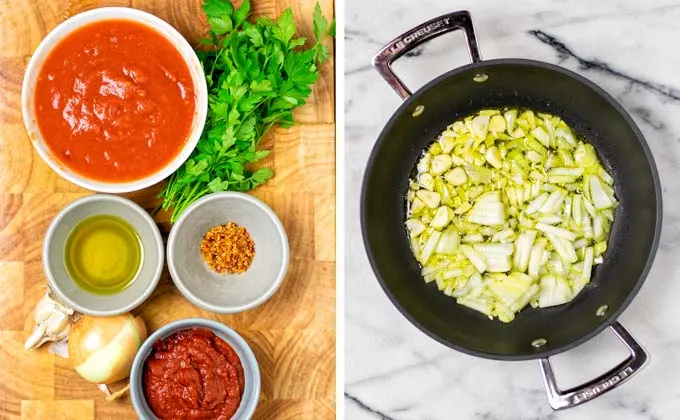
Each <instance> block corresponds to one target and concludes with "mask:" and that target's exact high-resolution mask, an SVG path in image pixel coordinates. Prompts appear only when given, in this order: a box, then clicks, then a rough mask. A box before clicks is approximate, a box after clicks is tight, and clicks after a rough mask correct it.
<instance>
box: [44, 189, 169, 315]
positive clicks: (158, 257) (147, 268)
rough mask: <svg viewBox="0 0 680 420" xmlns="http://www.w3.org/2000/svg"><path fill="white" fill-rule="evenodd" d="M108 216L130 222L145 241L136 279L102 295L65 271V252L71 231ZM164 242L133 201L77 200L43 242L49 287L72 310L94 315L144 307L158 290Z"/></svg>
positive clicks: (100, 197) (55, 221)
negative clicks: (80, 224) (116, 290)
mask: <svg viewBox="0 0 680 420" xmlns="http://www.w3.org/2000/svg"><path fill="white" fill-rule="evenodd" d="M100 214H108V215H113V216H117V217H119V218H121V219H123V220H125V221H126V222H128V223H129V224H130V225H131V226H132V227H133V228H134V229H135V230H136V231H137V234H138V235H139V238H140V240H141V242H142V262H141V267H140V269H139V271H138V272H137V277H136V278H135V280H134V281H133V282H132V284H130V285H129V286H128V287H127V288H126V289H124V290H123V291H121V292H119V293H116V294H112V295H99V294H94V293H90V292H88V291H86V290H83V289H82V288H80V287H79V286H78V285H77V284H76V283H75V282H74V281H73V280H72V279H71V277H70V276H69V274H68V271H67V270H66V265H65V258H64V249H65V244H66V239H67V238H68V236H69V234H70V233H71V230H73V228H74V227H75V225H77V224H78V223H79V222H81V221H82V220H84V219H87V218H88V217H90V216H95V215H100ZM163 260H164V255H163V239H162V238H161V233H160V231H159V230H158V226H156V223H155V222H154V221H153V219H152V218H151V216H149V214H148V213H147V212H146V211H145V210H144V209H143V208H141V207H140V206H138V205H137V204H135V203H134V202H132V201H130V200H128V199H125V198H122V197H117V196H115V195H107V194H94V195H90V196H87V197H84V198H81V199H78V200H76V201H74V202H72V203H70V204H69V205H67V206H66V207H64V208H63V209H62V210H61V212H59V214H57V216H56V217H55V218H54V219H53V220H52V223H51V224H50V226H49V228H48V229H47V233H46V234H45V239H44V240H43V255H42V262H43V269H44V270H45V276H46V277H47V283H48V284H49V286H50V288H51V289H52V290H53V291H54V292H55V293H56V294H57V296H59V297H60V298H61V299H62V300H63V301H64V303H66V304H67V305H69V306H70V307H72V308H73V309H75V310H77V311H79V312H82V313H85V314H89V315H94V316H112V315H117V314H122V313H125V312H129V311H131V310H132V309H134V308H136V307H137V306H139V305H141V304H142V303H143V302H144V301H145V300H146V299H147V298H148V297H149V295H151V292H153V290H154V289H155V288H156V285H157V284H158V280H159V279H160V278H161V272H162V271H163Z"/></svg>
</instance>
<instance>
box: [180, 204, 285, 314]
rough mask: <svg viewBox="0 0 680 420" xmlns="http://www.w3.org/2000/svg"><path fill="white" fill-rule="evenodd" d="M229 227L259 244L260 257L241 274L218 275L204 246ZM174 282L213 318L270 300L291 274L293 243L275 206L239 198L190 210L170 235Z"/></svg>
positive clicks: (191, 207) (198, 206)
mask: <svg viewBox="0 0 680 420" xmlns="http://www.w3.org/2000/svg"><path fill="white" fill-rule="evenodd" d="M228 222H233V223H236V224H238V225H240V226H243V227H245V228H246V229H247V230H248V232H249V233H250V236H251V237H252V238H253V241H254V242H255V257H254V258H253V262H252V264H251V266H250V268H249V269H248V270H247V271H246V272H244V273H241V274H218V273H215V272H214V271H212V270H211V269H210V267H208V264H206V262H205V261H204V259H203V256H202V255H201V241H202V240H203V236H204V235H205V233H206V232H207V231H208V230H209V229H210V228H211V227H213V226H217V225H221V224H225V223H228ZM167 258H168V268H169V270H170V276H171V277H172V280H173V281H174V282H175V285H176V286H177V288H178V289H179V291H180V292H181V293H182V294H183V295H184V296H185V297H186V298H187V299H188V300H189V301H190V302H192V303H193V304H194V305H197V306H200V307H201V308H203V309H206V310H208V311H211V312H217V313H237V312H243V311H245V310H248V309H251V308H254V307H256V306H258V305H260V304H262V303H263V302H265V301H266V300H267V299H269V298H270V297H271V296H272V295H273V294H274V293H275V292H276V290H277V289H278V288H279V286H280V285H281V283H282V282H283V278H284V277H285V275H286V271H287V270H288V259H289V249H288V237H287V236H286V232H285V230H284V229H283V225H282V224H281V221H280V220H279V218H278V217H276V214H275V213H274V212H273V211H272V209H271V208H269V206H267V205H266V204H264V203H263V202H262V201H260V200H258V199H257V198H255V197H253V196H250V195H248V194H243V193H238V192H223V193H215V194H210V195H207V196H205V197H203V198H201V199H200V200H198V201H196V202H195V203H193V204H192V205H190V206H189V207H188V208H187V209H186V210H184V212H183V213H182V214H181V215H180V217H179V220H177V222H176V223H175V224H174V225H173V227H172V229H171V230H170V236H169V238H168V247H167Z"/></svg>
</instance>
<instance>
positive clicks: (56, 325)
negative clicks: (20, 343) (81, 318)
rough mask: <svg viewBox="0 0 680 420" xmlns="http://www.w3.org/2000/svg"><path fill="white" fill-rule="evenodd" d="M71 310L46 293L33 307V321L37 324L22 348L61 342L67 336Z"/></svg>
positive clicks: (72, 312)
mask: <svg viewBox="0 0 680 420" xmlns="http://www.w3.org/2000/svg"><path fill="white" fill-rule="evenodd" d="M73 314H74V311H73V309H71V308H68V307H66V306H64V305H63V304H61V303H60V302H58V301H56V300H55V298H53V297H52V296H51V294H50V292H49V291H48V292H47V293H46V294H45V296H43V297H42V298H41V299H40V300H39V301H38V303H37V304H36V306H35V311H34V314H33V319H34V320H35V323H36V324H37V325H36V327H35V328H34V329H33V332H32V333H31V335H30V336H29V337H28V339H27V340H26V343H24V348H26V349H33V348H38V347H40V346H41V345H42V344H44V343H46V342H48V341H59V340H63V339H64V338H66V337H67V336H68V333H69V331H70V325H71V318H70V316H71V315H73Z"/></svg>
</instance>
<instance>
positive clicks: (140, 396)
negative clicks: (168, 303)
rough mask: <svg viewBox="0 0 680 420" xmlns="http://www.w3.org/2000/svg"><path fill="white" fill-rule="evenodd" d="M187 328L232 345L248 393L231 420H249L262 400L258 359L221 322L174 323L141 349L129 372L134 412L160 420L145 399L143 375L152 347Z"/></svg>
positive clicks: (156, 333) (245, 391) (245, 393)
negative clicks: (205, 330) (210, 333)
mask: <svg viewBox="0 0 680 420" xmlns="http://www.w3.org/2000/svg"><path fill="white" fill-rule="evenodd" d="M188 328H208V329H210V330H212V331H213V332H214V333H215V334H216V335H217V336H219V337H220V338H222V339H223V340H224V341H226V342H227V344H229V345H230V346H231V347H232V348H233V349H234V351H236V354H238V357H239V359H241V364H242V365H243V373H244V375H245V389H244V391H243V396H242V398H241V405H240V406H239V408H238V410H237V411H236V413H235V414H234V416H233V417H232V418H231V420H249V419H250V418H251V417H252V416H253V413H254V412H255V408H256V407H257V403H258V401H259V399H260V368H259V366H258V364H257V359H255V355H254V354H253V351H252V350H251V349H250V346H248V343H246V341H245V340H244V339H243V338H242V337H241V336H240V335H238V333H236V331H234V330H232V329H231V328H229V327H227V326H226V325H224V324H220V323H219V322H215V321H211V320H208V319H202V318H190V319H181V320H179V321H175V322H171V323H170V324H167V325H165V326H163V327H161V328H160V329H159V330H157V331H156V332H154V333H153V334H151V335H150V336H149V338H147V339H146V341H144V343H143V344H142V347H141V348H140V349H139V351H138V352H137V355H135V359H134V361H133V362H132V370H131V371H130V396H131V398H132V405H133V406H134V407H135V412H136V413H137V415H138V416H139V418H140V419H141V420H157V419H158V418H157V417H156V416H155V415H154V414H153V412H152V411H151V409H150V408H149V405H148V404H147V402H146V397H145V396H144V386H143V384H142V374H143V373H144V363H145V362H146V359H147V358H148V357H149V354H150V353H151V350H152V349H153V344H154V343H155V342H156V341H158V340H163V339H164V338H166V337H168V336H170V335H172V334H174V333H176V332H178V331H181V330H186V329H188Z"/></svg>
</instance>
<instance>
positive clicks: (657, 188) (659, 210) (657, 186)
mask: <svg viewBox="0 0 680 420" xmlns="http://www.w3.org/2000/svg"><path fill="white" fill-rule="evenodd" d="M506 64H512V65H522V66H527V67H539V68H543V69H547V70H551V71H555V72H558V73H562V74H563V75H565V76H568V77H571V78H573V79H575V80H577V81H578V82H580V83H582V84H584V85H586V86H587V87H589V88H590V89H592V90H593V91H594V92H595V93H597V94H599V95H600V96H601V97H602V98H604V99H605V100H606V101H607V102H608V103H609V104H610V105H612V106H613V107H614V109H616V110H617V111H618V112H619V114H620V115H621V116H622V117H623V119H624V120H625V121H626V122H627V123H628V125H629V126H630V128H631V130H632V131H633V133H634V134H635V136H636V137H637V138H638V141H639V142H640V145H641V146H642V149H643V151H644V152H645V157H646V158H647V161H648V162H649V166H650V169H651V171H652V179H653V183H654V195H655V197H656V225H655V228H654V239H653V241H652V247H651V249H650V252H649V256H648V257H647V261H646V263H645V266H644V268H643V270H642V274H641V275H640V278H639V279H638V281H637V283H636V284H635V287H634V288H633V290H631V292H630V293H629V294H628V296H627V297H626V299H625V300H624V301H623V303H622V304H621V306H619V308H617V310H616V311H614V312H612V313H611V314H610V315H609V316H608V317H606V318H603V322H602V323H600V325H598V326H597V327H596V328H594V329H592V330H591V331H589V332H587V333H586V334H584V335H583V336H581V337H579V338H577V339H576V340H574V341H572V342H571V343H569V344H566V345H564V346H561V347H558V348H555V349H552V350H548V351H540V352H538V351H537V352H536V353H534V354H515V355H502V354H496V353H487V352H480V351H477V350H473V349H469V348H467V347H464V346H460V345H458V344H456V343H452V342H450V341H448V340H445V339H443V338H442V337H440V336H438V335H436V334H434V333H432V332H431V331H430V330H428V329H427V328H425V327H424V326H423V325H421V324H420V323H419V322H418V321H417V320H416V319H415V318H414V317H412V316H411V314H410V313H408V312H407V311H406V310H405V309H404V308H403V307H402V306H401V305H400V304H399V302H398V301H397V299H396V298H395V297H394V295H393V294H392V292H391V290H390V289H389V288H388V287H387V285H386V284H385V282H384V280H383V278H382V276H381V275H380V274H379V271H378V268H377V265H376V262H375V259H374V256H373V253H372V251H371V249H370V246H369V241H368V232H367V229H366V189H367V188H366V185H367V178H368V173H369V169H370V168H372V167H373V164H374V161H375V157H376V154H377V150H378V149H380V148H381V146H382V145H383V144H384V143H385V141H386V138H385V133H386V132H387V131H389V129H390V128H391V127H392V125H394V123H395V122H396V121H397V120H398V119H399V118H401V117H402V114H404V113H405V111H406V110H407V109H408V107H409V106H411V105H412V104H413V103H414V102H416V101H417V100H418V99H419V98H420V96H421V95H422V94H423V92H425V91H427V90H429V89H430V88H432V87H434V86H436V85H437V84H439V83H440V82H442V81H443V80H445V79H447V78H449V77H452V76H454V75H457V74H459V73H462V72H465V71H468V70H473V69H476V68H480V67H489V66H501V65H506ZM662 218H663V203H662V194H661V182H660V179H659V172H658V170H657V167H656V163H655V161H654V157H653V156H652V152H651V149H650V148H649V145H648V144H647V141H646V139H645V137H644V135H643V134H642V132H641V131H640V128H639V127H638V126H637V124H636V123H635V121H634V120H633V118H632V117H631V116H630V114H629V113H628V111H626V109H625V108H624V107H623V106H622V105H621V104H620V103H619V102H618V101H617V100H616V99H614V98H613V97H612V96H611V95H610V94H609V93H607V92H606V91H605V90H604V89H602V88H601V87H599V86H598V85H596V84H595V83H594V82H592V81H591V80H589V79H587V78H585V77H584V76H581V75H580V74H578V73H575V72H573V71H571V70H568V69H566V68H564V67H560V66H557V65H554V64H550V63H546V62H543V61H537V60H529V59H523V58H501V59H493V60H485V61H480V62H477V63H471V64H467V65H465V66H461V67H457V68H455V69H453V70H450V71H448V72H446V73H444V74H442V75H441V76H438V77H436V78H435V79H433V80H431V81H430V82H428V83H427V84H425V85H424V86H423V87H421V88H420V89H418V91H416V92H415V93H413V94H412V95H411V96H409V97H408V98H407V99H406V100H405V101H404V102H403V103H402V104H401V106H399V108H397V110H396V111H395V112H394V113H393V114H392V116H391V117H390V119H389V120H388V122H387V124H385V126H384V127H383V129H382V131H381V132H380V135H379V136H378V139H377V140H376V142H375V144H374V145H373V148H372V149H371V154H370V155H369V158H368V161H367V163H366V167H365V169H364V175H363V179H362V184H361V202H360V221H361V234H362V238H363V242H364V249H365V251H366V255H367V257H368V260H369V263H370V265H371V269H372V270H373V273H374V275H375V277H376V279H377V280H378V283H379V284H380V287H381V288H382V290H383V292H384V293H385V294H386V295H387V297H388V298H389V300H390V302H392V305H394V307H395V308H397V310H398V311H399V312H400V313H401V314H402V315H403V316H404V317H405V318H406V319H407V320H408V321H409V322H410V323H411V324H413V325H414V326H415V327H416V328H418V329H419V330H420V331H421V332H423V333H424V334H425V335H427V336H428V337H430V338H431V339H433V340H435V341H437V342H439V343H440V344H443V345H444V346H446V347H449V348H451V349H453V350H457V351H460V352H462V353H465V354H469V355H471V356H476V357H481V358H485V359H492V360H503V361H523V360H534V359H541V358H547V357H549V356H554V355H556V354H559V353H563V352H565V351H567V350H570V349H572V348H574V347H577V346H579V345H581V344H583V343H585V342H586V341H588V340H590V339H591V338H593V337H595V336H596V335H598V334H599V333H601V332H602V331H603V330H605V329H606V328H608V327H609V326H610V325H611V324H612V323H614V322H615V321H616V320H617V319H618V317H619V316H620V315H621V314H622V313H623V311H624V310H625V309H626V308H627V307H628V305H629V304H630V303H631V302H632V301H633V299H634V298H635V296H636V295H637V294H638V292H639V291H640V288H641V287H642V285H643V284H644V282H645V280H646V278H647V275H648V274H649V271H650V270H651V268H652V265H653V263H654V258H655V256H656V252H657V250H658V247H659V241H660V237H661V225H662ZM489 322H498V321H496V320H494V321H491V320H490V321H489Z"/></svg>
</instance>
